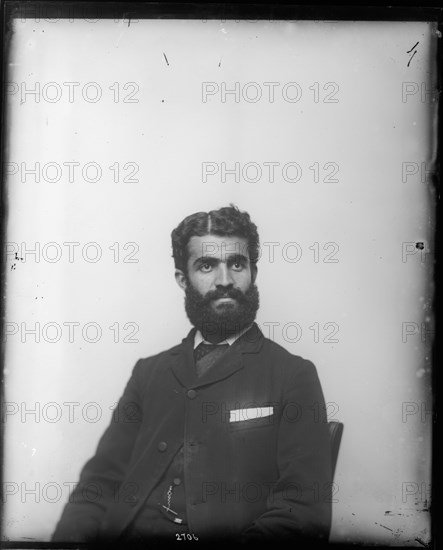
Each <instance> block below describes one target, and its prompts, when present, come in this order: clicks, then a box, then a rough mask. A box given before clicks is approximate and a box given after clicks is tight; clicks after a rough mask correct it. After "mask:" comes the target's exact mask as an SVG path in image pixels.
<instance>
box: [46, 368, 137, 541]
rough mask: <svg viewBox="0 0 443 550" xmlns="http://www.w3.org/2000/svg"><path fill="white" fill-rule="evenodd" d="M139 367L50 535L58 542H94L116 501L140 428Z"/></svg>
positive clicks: (134, 372)
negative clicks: (108, 510) (111, 504)
mask: <svg viewBox="0 0 443 550" xmlns="http://www.w3.org/2000/svg"><path fill="white" fill-rule="evenodd" d="M140 366H141V360H140V361H138V362H137V364H136V365H135V367H134V369H133V371H132V376H131V378H130V380H129V382H128V383H127V385H126V388H125V390H124V393H123V395H122V397H121V398H120V400H119V402H118V404H117V407H116V408H115V410H114V411H113V414H112V420H111V423H110V425H109V426H108V428H107V429H106V431H105V433H104V434H103V436H102V437H101V439H100V441H99V444H98V447H97V451H96V453H95V455H94V456H93V458H91V459H90V460H89V461H88V462H87V463H86V464H85V466H84V467H83V469H82V471H81V474H80V480H79V483H78V484H77V486H76V488H75V489H74V491H73V492H72V494H71V495H70V498H69V502H68V503H67V504H66V506H65V508H64V510H63V513H62V516H61V518H60V520H59V522H58V524H57V526H56V529H55V531H54V533H53V535H52V539H51V540H52V541H57V542H87V541H91V540H94V539H96V538H97V536H98V534H99V529H100V525H101V521H102V519H103V516H104V514H105V512H106V510H107V508H108V506H109V504H110V503H112V502H113V501H114V500H115V499H116V498H118V490H119V488H120V485H121V483H122V481H123V479H124V476H125V473H126V468H127V465H128V464H129V461H130V459H131V454H132V450H133V448H134V444H135V441H136V439H137V435H138V432H139V429H140V425H141V417H142V414H141V406H140V403H141V401H140V396H139V387H140V380H139V378H140V372H139V371H140Z"/></svg>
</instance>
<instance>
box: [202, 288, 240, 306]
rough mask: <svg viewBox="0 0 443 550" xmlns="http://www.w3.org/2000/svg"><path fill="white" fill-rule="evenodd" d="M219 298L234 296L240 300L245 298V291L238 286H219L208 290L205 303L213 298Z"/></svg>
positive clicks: (204, 298)
mask: <svg viewBox="0 0 443 550" xmlns="http://www.w3.org/2000/svg"><path fill="white" fill-rule="evenodd" d="M219 298H233V299H234V300H238V301H239V302H241V301H243V300H244V299H245V295H244V293H243V292H242V291H241V290H239V289H238V288H217V289H216V290H210V291H208V292H207V293H206V294H205V295H204V297H203V300H204V301H205V303H209V302H212V301H213V300H218V299H219Z"/></svg>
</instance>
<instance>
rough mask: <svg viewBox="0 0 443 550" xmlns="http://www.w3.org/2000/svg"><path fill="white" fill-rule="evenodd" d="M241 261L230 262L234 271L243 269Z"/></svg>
mask: <svg viewBox="0 0 443 550" xmlns="http://www.w3.org/2000/svg"><path fill="white" fill-rule="evenodd" d="M243 267H244V266H243V263H242V262H234V263H233V264H232V268H233V269H234V270H235V271H241V270H242V269H243Z"/></svg>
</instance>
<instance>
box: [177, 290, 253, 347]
mask: <svg viewBox="0 0 443 550" xmlns="http://www.w3.org/2000/svg"><path fill="white" fill-rule="evenodd" d="M224 297H229V298H234V299H235V300H236V301H237V303H236V304H232V303H225V304H223V303H222V304H219V305H218V307H217V311H216V310H214V308H213V306H212V301H213V300H216V299H217V298H224ZM259 304H260V300H259V293H258V289H257V287H256V286H255V284H251V286H250V287H249V288H248V290H247V291H246V292H242V291H241V290H239V289H237V288H225V289H217V290H213V291H210V292H207V293H206V294H205V295H204V296H203V295H202V294H200V292H199V291H198V290H196V289H195V288H194V287H193V286H192V284H191V283H190V282H189V280H188V282H187V286H186V290H185V310H186V314H187V316H188V318H189V320H190V321H191V323H192V324H193V325H194V327H196V328H197V329H198V330H199V331H200V332H201V333H202V334H203V337H204V338H205V339H208V340H209V341H213V342H221V341H222V340H225V339H226V338H228V337H229V336H233V335H234V334H236V333H238V332H240V331H242V330H243V329H244V328H246V327H248V326H249V325H251V324H252V323H253V321H254V319H255V316H256V315H257V311H258V308H259Z"/></svg>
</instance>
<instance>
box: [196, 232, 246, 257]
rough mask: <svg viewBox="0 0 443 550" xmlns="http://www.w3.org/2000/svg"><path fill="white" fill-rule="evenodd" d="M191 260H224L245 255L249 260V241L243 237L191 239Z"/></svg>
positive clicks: (216, 236)
mask: <svg viewBox="0 0 443 550" xmlns="http://www.w3.org/2000/svg"><path fill="white" fill-rule="evenodd" d="M188 254H189V260H190V261H194V260H196V259H197V258H202V257H208V256H212V257H214V258H219V259H220V260H223V258H225V257H229V256H234V255H239V254H241V255H243V256H246V258H249V254H248V241H247V240H246V239H244V238H243V237H227V236H223V237H221V236H218V235H204V236H202V237H197V236H194V237H191V238H190V239H189V242H188Z"/></svg>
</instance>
